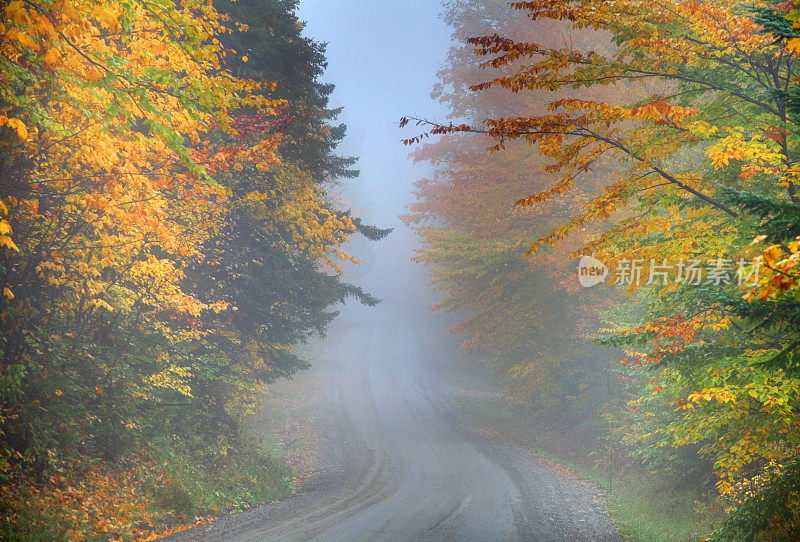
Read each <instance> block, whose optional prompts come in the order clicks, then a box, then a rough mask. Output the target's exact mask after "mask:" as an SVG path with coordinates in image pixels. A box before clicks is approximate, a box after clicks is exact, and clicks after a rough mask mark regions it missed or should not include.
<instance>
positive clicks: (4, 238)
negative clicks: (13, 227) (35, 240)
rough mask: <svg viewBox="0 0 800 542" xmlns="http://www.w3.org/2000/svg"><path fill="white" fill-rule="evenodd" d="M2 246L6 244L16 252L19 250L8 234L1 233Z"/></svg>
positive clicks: (0, 242)
mask: <svg viewBox="0 0 800 542" xmlns="http://www.w3.org/2000/svg"><path fill="white" fill-rule="evenodd" d="M0 246H4V247H6V248H8V249H10V250H13V251H15V252H19V247H17V245H15V244H14V241H12V240H11V237H9V236H8V235H0Z"/></svg>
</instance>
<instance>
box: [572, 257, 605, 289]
mask: <svg viewBox="0 0 800 542" xmlns="http://www.w3.org/2000/svg"><path fill="white" fill-rule="evenodd" d="M606 277H608V267H606V264H604V263H603V262H601V261H600V260H598V259H597V258H592V257H591V256H583V257H581V260H580V261H579V262H578V281H579V282H580V283H581V286H583V287H584V288H591V287H592V286H596V285H598V284H600V283H601V282H603V281H604V280H606Z"/></svg>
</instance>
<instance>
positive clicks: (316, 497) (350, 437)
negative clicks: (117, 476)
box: [171, 261, 619, 542]
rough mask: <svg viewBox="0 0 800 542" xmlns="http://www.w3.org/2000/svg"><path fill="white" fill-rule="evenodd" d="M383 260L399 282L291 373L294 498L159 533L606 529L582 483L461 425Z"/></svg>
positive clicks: (434, 348)
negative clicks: (302, 387) (311, 435)
mask: <svg viewBox="0 0 800 542" xmlns="http://www.w3.org/2000/svg"><path fill="white" fill-rule="evenodd" d="M382 272H383V276H384V277H389V278H392V277H393V275H394V278H396V282H395V283H394V284H395V285H399V288H397V289H394V290H392V292H393V293H391V294H390V295H386V296H384V297H386V300H385V302H384V303H383V304H382V305H381V306H379V307H378V308H376V309H371V310H370V309H362V308H348V309H347V310H346V312H345V313H344V314H343V315H342V317H341V318H340V319H339V320H338V321H337V322H336V323H335V325H334V327H333V328H332V330H331V332H330V334H329V337H328V338H327V339H326V340H324V341H321V342H320V343H319V344H318V345H317V347H316V352H315V354H314V359H311V362H312V363H313V368H312V369H311V370H310V371H308V372H306V373H304V374H303V375H300V376H299V377H298V378H299V379H301V380H300V384H303V381H302V379H307V380H308V383H309V386H311V389H312V390H313V391H312V393H311V399H310V400H311V401H312V402H313V403H314V404H313V405H312V407H311V408H310V409H309V411H310V412H311V411H313V412H315V414H314V418H315V419H314V420H313V423H314V424H315V426H316V428H317V432H318V439H319V443H318V445H319V448H320V449H321V450H322V456H323V458H322V462H321V464H320V468H319V472H317V473H316V474H315V475H314V476H313V477H312V478H311V479H310V480H309V481H308V483H306V484H305V486H304V488H303V489H302V490H301V491H300V492H299V494H298V495H297V496H296V497H293V498H291V499H289V500H287V501H284V502H282V503H277V504H274V505H267V506H264V507H261V508H258V509H254V510H250V511H248V512H244V513H240V514H236V515H233V516H230V517H227V518H223V519H220V520H218V521H216V522H214V523H211V524H208V525H204V526H201V527H199V528H196V529H193V530H191V531H187V532H184V533H181V534H180V535H178V536H175V537H172V538H171V540H226V541H227V540H230V541H236V542H238V541H249V540H312V539H313V540H326V541H327V540H333V541H338V540H341V541H360V540H463V541H469V540H487V541H491V540H564V541H567V540H569V541H575V540H618V539H619V535H618V534H617V532H616V530H615V528H614V526H613V525H612V524H611V522H610V521H609V519H608V517H607V516H606V515H605V514H604V512H603V511H602V506H601V504H600V498H599V495H598V494H597V493H596V492H595V490H593V489H592V488H591V487H589V486H588V485H587V484H584V483H582V482H579V481H576V480H575V479H574V478H572V477H571V476H569V475H568V474H566V473H565V472H564V471H563V470H561V469H558V468H557V467H556V466H555V465H553V464H552V463H550V462H548V461H546V460H544V459H541V458H539V457H537V456H535V455H533V454H530V453H529V452H526V451H525V450H522V449H520V448H518V447H515V446H514V445H512V444H507V443H501V442H497V441H496V440H492V439H488V438H485V437H480V436H478V435H476V434H475V433H474V432H472V431H470V430H469V428H468V427H467V425H465V423H464V418H463V416H462V415H461V414H460V413H459V412H458V410H457V409H456V408H455V407H454V403H453V401H452V396H451V393H452V392H450V391H447V390H450V389H451V388H450V387H449V386H448V385H447V383H446V382H445V380H446V379H447V368H448V367H450V368H452V363H453V361H452V358H453V354H452V346H453V345H452V339H451V338H449V337H448V336H447V334H446V333H444V331H445V330H444V329H442V328H443V323H442V322H441V318H439V319H438V320H437V319H436V317H434V316H432V315H431V314H430V312H429V311H428V310H427V308H426V306H425V300H419V299H415V298H414V297H415V296H414V295H413V294H412V292H413V291H414V290H413V289H412V287H416V286H414V285H411V284H408V280H409V278H408V276H407V274H406V275H403V276H400V275H396V274H397V273H398V270H397V267H396V266H392V265H391V261H389V262H387V263H386V264H385V267H384V268H383V269H382ZM404 282H405V284H404ZM312 383H313V384H312Z"/></svg>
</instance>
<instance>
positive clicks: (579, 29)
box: [401, 0, 800, 540]
mask: <svg viewBox="0 0 800 542" xmlns="http://www.w3.org/2000/svg"><path fill="white" fill-rule="evenodd" d="M795 4H796V3H795V2H793V1H782V2H772V1H767V0H764V1H757V2H739V1H735V0H713V1H708V2H698V1H688V0H687V1H684V0H666V1H658V2H644V1H641V0H614V1H608V0H603V1H596V0H537V1H533V2H516V3H514V4H512V5H511V7H509V6H508V5H507V4H506V3H505V2H477V1H475V2H473V1H470V0H464V1H453V2H447V3H446V4H445V6H446V14H447V15H446V17H447V22H448V23H449V24H450V25H451V27H452V28H453V32H454V37H455V38H457V39H458V40H459V41H460V43H461V44H463V45H462V46H456V47H455V48H454V49H453V50H452V51H451V54H450V57H449V58H448V63H447V65H446V66H445V68H444V69H443V70H442V72H441V73H440V81H441V84H440V86H439V87H437V89H436V90H435V92H434V94H435V95H436V96H437V97H438V98H439V99H440V100H442V101H444V102H445V103H447V104H448V106H449V108H450V111H451V119H450V122H448V123H445V124H441V123H438V124H437V123H433V122H430V121H428V120H427V119H424V118H423V119H413V118H406V119H403V120H402V122H401V125H407V124H408V125H409V127H408V128H407V129H408V130H413V129H414V127H415V126H416V130H420V129H423V130H425V132H424V133H422V134H420V135H419V136H416V135H412V136H410V137H409V138H408V139H407V140H406V141H405V143H407V144H412V145H416V144H419V143H423V144H422V145H421V146H420V147H419V148H418V149H417V150H416V151H415V156H416V158H417V159H419V160H423V161H428V162H429V163H431V164H432V165H433V167H434V170H435V173H434V175H433V176H432V177H431V178H428V179H423V180H421V181H419V182H418V183H417V189H418V194H417V195H418V197H417V201H416V203H414V204H413V205H412V207H411V210H410V213H409V214H408V215H407V216H406V220H407V222H408V223H409V224H411V225H412V226H414V227H415V228H416V229H417V231H418V232H419V234H420V235H421V237H422V239H423V243H424V244H423V248H422V249H421V251H420V254H419V256H418V258H419V259H420V260H421V261H423V262H425V263H427V264H428V265H429V266H430V267H431V269H432V272H433V280H434V284H435V285H436V286H437V287H438V288H439V289H440V290H441V291H442V292H443V295H444V297H443V301H442V302H441V304H440V306H439V307H440V308H443V309H447V310H455V311H462V312H461V314H462V315H463V318H462V322H461V323H460V324H459V325H457V326H456V329H455V330H456V331H458V332H462V333H464V334H465V337H466V345H467V346H470V347H478V348H480V349H481V351H482V352H483V358H484V359H486V360H487V362H488V363H490V365H491V366H492V367H494V368H495V370H496V372H497V373H498V374H500V375H502V376H503V378H504V380H505V382H506V383H507V384H508V386H509V388H510V389H511V390H512V391H514V392H515V395H516V397H517V398H518V401H519V402H520V403H521V404H523V405H527V406H528V407H530V408H531V409H532V411H533V412H535V413H536V415H535V420H536V422H535V423H534V424H532V425H531V426H530V427H528V428H527V429H526V430H527V431H530V432H537V431H541V430H542V428H543V424H546V423H548V421H549V423H552V424H553V425H554V426H555V427H558V428H561V429H562V430H564V431H570V432H578V433H581V434H582V435H583V438H584V440H583V443H584V444H583V445H584V446H585V448H584V451H588V450H589V449H590V448H593V449H601V450H602V449H608V448H609V447H612V448H613V447H615V446H617V444H618V443H623V444H624V445H625V446H626V449H627V454H628V455H627V458H626V460H625V462H626V465H623V466H621V468H628V467H633V466H635V465H639V466H640V468H642V469H643V470H642V473H643V474H642V475H643V476H651V475H653V476H658V475H666V476H670V477H672V479H673V480H674V481H675V482H676V483H690V484H694V485H697V486H702V485H703V483H704V480H708V481H709V486H710V487H711V488H713V490H714V491H716V492H717V493H718V494H719V495H720V497H718V499H721V502H722V503H723V506H724V509H725V513H726V515H727V517H726V519H725V520H724V522H723V523H722V524H721V525H720V527H719V529H718V530H717V531H716V532H715V533H704V534H706V535H709V536H711V537H712V538H716V539H721V540H729V539H747V540H751V539H759V540H788V539H795V538H796V537H797V536H798V532H800V519H798V518H800V494H799V493H798V472H799V471H798V465H799V463H798V451H799V450H798V442H800V433H798V428H800V418H799V417H798V408H799V407H800V404H798V398H800V379H799V378H798V377H799V376H800V375H798V360H799V359H800V358H799V357H798V356H799V355H800V353H799V352H798V348H800V339H798V334H797V329H798V328H797V324H798V319H797V318H798V314H800V313H798V304H797V300H798V299H800V297H799V296H798V280H797V279H798V277H797V272H796V266H797V264H798V258H799V257H800V253H798V250H799V249H800V244H798V240H800V238H798V235H799V234H800V229H799V227H798V219H799V218H800V214H798V194H797V188H796V187H797V183H798V172H799V171H798V165H797V161H798V151H797V137H798V128H797V122H798V121H800V100H799V99H798V97H800V86H798V82H799V80H798V68H800V63H798V56H797V55H798V52H800V23H799V21H800V11H797V6H796V5H795ZM465 41H466V43H465ZM416 133H419V132H416ZM430 136H440V138H439V139H438V140H433V139H427V138H428V137H430ZM582 255H592V256H593V257H595V258H597V259H599V260H600V261H602V262H603V263H605V264H606V265H607V266H608V267H609V276H608V280H607V283H608V285H611V286H615V288H608V287H606V286H596V287H595V288H594V289H582V288H581V287H580V285H579V284H578V281H577V276H576V271H575V269H576V267H577V263H578V258H579V257H580V256H582ZM601 345H602V346H606V347H608V348H599V347H600V346H601ZM614 360H616V361H614ZM595 457H596V458H597V461H599V462H601V463H602V462H603V461H606V460H607V457H602V454H601V456H597V455H595ZM618 468H620V466H619V465H618ZM681 480H682V481H681ZM700 489H702V487H701V488H700Z"/></svg>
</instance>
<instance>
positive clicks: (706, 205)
mask: <svg viewBox="0 0 800 542" xmlns="http://www.w3.org/2000/svg"><path fill="white" fill-rule="evenodd" d="M795 4H796V2H795V1H794V0H788V1H781V2H773V1H770V0H756V1H755V2H747V3H745V2H739V1H735V0H712V1H706V2H697V1H689V0H664V1H660V2H644V1H642V0H572V1H570V0H537V1H533V2H518V3H515V4H513V5H509V4H508V2H507V1H500V0H451V1H446V2H444V4H443V6H444V20H445V22H446V23H447V25H448V26H449V28H450V29H451V31H452V32H453V38H454V44H455V45H454V46H453V48H452V49H451V51H450V53H449V56H448V58H447V61H446V63H445V65H444V67H443V68H442V70H441V72H440V73H439V81H440V83H439V84H438V85H437V86H436V88H435V89H434V92H433V97H434V98H435V99H438V100H440V101H441V102H442V103H444V104H445V105H446V106H447V107H448V109H449V111H450V119H449V120H448V122H447V123H445V124H437V123H435V122H431V121H428V120H427V119H424V118H422V119H404V120H403V122H402V124H403V125H407V126H406V130H408V131H411V132H413V131H415V130H416V132H414V133H413V134H409V137H408V139H407V140H406V143H407V144H410V145H413V150H412V152H413V156H414V158H415V159H416V160H418V161H420V162H425V163H427V164H428V165H429V166H430V169H431V171H432V174H431V175H430V176H429V177H428V178H425V179H421V180H419V181H418V182H417V184H416V190H417V192H416V201H415V203H413V204H412V205H411V207H410V209H409V211H408V214H407V215H405V216H404V217H403V218H404V220H405V222H406V223H407V224H408V225H409V226H410V227H412V228H413V229H414V230H415V232H416V233H417V234H418V235H419V238H420V239H421V249H420V251H419V253H418V255H417V259H418V260H419V261H420V262H423V263H424V264H425V265H427V266H428V267H429V269H430V272H431V280H432V283H433V285H434V286H435V287H436V288H437V289H438V290H439V291H440V292H441V296H442V297H441V301H440V302H439V303H438V304H437V306H436V307H434V308H435V309H439V310H446V311H452V312H454V313H455V314H456V316H457V318H458V320H459V323H458V324H457V325H456V326H455V328H454V332H456V333H458V334H460V336H461V337H462V338H463V341H464V347H465V348H466V349H469V350H471V351H473V352H476V353H477V356H475V358H474V359H475V360H478V363H479V364H480V367H481V369H480V370H479V371H478V373H477V374H484V375H485V382H484V384H486V383H488V384H486V385H491V386H499V387H501V388H502V390H503V392H504V393H503V394H502V395H493V396H490V397H491V398H490V399H485V398H484V399H481V398H480V397H479V396H476V397H477V398H472V399H463V401H464V403H463V404H462V405H461V406H462V407H463V408H465V409H466V410H467V411H468V412H469V413H470V414H471V415H473V416H475V417H476V418H479V419H481V420H482V421H483V422H485V423H486V424H489V425H491V426H493V427H495V428H497V429H499V430H500V431H501V432H502V433H503V434H505V435H507V436H508V437H509V438H515V439H517V440H519V441H521V442H524V443H525V444H527V445H529V446H531V447H533V448H534V449H536V450H538V451H539V452H540V453H543V454H548V455H551V456H553V457H555V458H557V459H558V460H559V461H560V462H562V463H565V464H567V465H569V466H571V467H573V468H574V469H575V470H577V471H579V472H581V473H582V474H583V475H584V476H586V477H589V478H591V479H593V480H595V481H597V482H598V483H599V484H600V485H601V486H602V487H603V488H604V489H607V494H608V496H609V507H610V511H611V513H612V516H613V517H614V519H615V520H616V522H617V523H618V525H620V527H621V529H622V531H623V533H624V534H625V535H626V536H628V537H630V538H633V539H643V540H689V539H698V538H701V537H706V536H708V537H711V538H712V539H719V540H736V539H759V540H786V539H796V538H797V537H798V536H799V535H800V458H798V451H800V449H799V448H798V446H800V415H799V414H798V408H799V407H800V404H799V402H800V371H798V367H799V364H798V362H799V361H800V357H799V355H798V349H800V332H798V330H799V329H800V327H798V323H800V305H799V304H798V299H800V287H798V280H797V279H798V270H797V269H796V268H797V265H798V261H799V260H800V243H799V242H798V235H800V200H798V198H799V197H800V196H798V194H797V191H796V186H797V183H798V180H800V163H799V162H798V152H797V151H796V150H795V145H794V143H796V142H797V139H798V136H800V132H798V129H797V123H798V122H800V86H798V82H799V81H798V68H800V61H798V54H800V11H798V10H797V6H796V5H795ZM0 8H2V13H3V16H2V21H1V22H0V35H2V42H1V43H0V47H2V50H3V55H2V58H0V66H2V70H0V74H1V75H0V77H2V86H1V87H0V130H2V131H1V132H0V152H1V153H2V154H0V187H2V191H0V245H1V246H0V256H2V261H1V262H0V280H2V285H0V290H2V295H0V349H2V365H0V444H1V446H0V510H2V519H1V520H0V536H1V537H2V538H4V539H9V540H52V539H76V540H80V539H85V538H88V537H91V536H95V535H102V534H103V533H106V534H107V535H108V536H111V537H114V538H123V539H143V538H148V537H153V536H157V535H160V534H165V533H169V532H172V531H174V530H177V529H180V528H183V527H185V526H186V525H188V524H191V523H192V519H191V518H193V517H194V516H196V515H213V514H216V513H218V512H220V511H223V510H238V509H242V508H245V507H249V506H253V505H256V504H259V503H263V502H267V501H273V500H277V499H281V498H284V497H286V496H288V495H290V494H291V493H292V492H293V490H294V484H293V479H292V470H291V468H290V467H289V466H287V465H286V463H285V461H284V460H283V459H282V458H280V457H278V456H276V455H275V454H274V453H273V451H272V450H271V448H270V447H269V446H266V445H265V443H264V442H263V436H259V435H258V434H256V432H254V431H252V430H251V429H250V428H249V426H248V423H247V421H246V420H247V416H248V415H249V414H251V413H252V412H254V411H255V409H256V408H257V407H258V405H259V401H260V398H261V393H262V391H263V389H264V386H265V385H266V384H269V383H271V382H274V381H276V380H278V379H281V378H285V377H289V376H291V375H292V374H294V373H295V372H296V371H298V370H301V369H304V368H306V366H307V363H306V361H305V360H304V359H303V358H302V356H301V355H299V354H298V347H299V346H300V345H302V344H303V343H304V342H306V341H308V340H309V339H310V338H311V337H312V336H315V335H318V334H323V333H324V331H325V329H326V326H327V325H328V324H329V323H330V322H331V321H332V319H333V318H335V316H336V305H337V304H339V303H341V302H343V301H344V300H346V299H353V300H355V301H357V302H361V303H364V304H367V305H375V304H376V303H377V301H378V300H377V299H375V298H373V297H372V296H371V295H370V294H369V293H368V292H365V291H363V290H361V289H360V288H359V287H358V286H356V285H353V284H349V283H347V282H345V281H344V280H343V279H342V278H341V272H342V268H341V265H342V262H354V261H355V260H356V258H355V257H354V256H352V255H351V254H349V253H348V252H347V251H346V250H347V249H346V247H345V244H346V243H347V241H348V240H349V239H350V238H351V237H352V236H354V235H363V236H365V237H366V238H368V239H370V240H373V241H378V240H379V239H381V238H382V237H385V236H386V235H387V234H388V233H389V232H388V230H384V229H381V228H379V227H376V226H372V225H368V224H365V223H362V221H361V220H360V219H359V218H358V217H357V216H355V215H354V213H352V212H351V211H350V210H348V207H347V205H346V204H345V202H343V201H339V200H338V198H336V197H335V196H334V195H333V194H332V192H333V190H332V188H333V187H335V186H336V182H337V180H341V179H346V178H352V177H355V176H356V175H357V172H356V171H355V170H354V167H355V159H354V158H349V157H344V156H340V155H339V154H337V152H336V147H337V144H338V143H339V142H340V141H341V140H342V138H343V137H344V134H345V128H344V126H342V125H340V124H338V122H337V120H336V118H337V116H338V114H339V111H338V110H336V109H331V108H329V105H328V98H329V96H330V94H331V92H332V90H333V87H332V86H331V85H328V84H323V83H322V82H321V76H322V74H323V70H324V68H325V48H324V46H323V45H322V44H320V43H318V42H316V41H314V40H313V39H312V38H310V37H307V36H304V35H303V25H302V23H301V22H300V21H299V20H298V18H297V16H296V15H295V13H294V9H295V8H296V2H294V1H293V0H239V1H236V2H229V1H227V0H219V1H217V2H210V1H209V2H201V1H198V0H183V1H182V2H181V3H180V4H179V5H177V4H175V3H173V2H170V1H166V0H147V1H141V0H117V1H112V0H103V1H99V2H98V1H88V0H38V1H36V0H14V1H8V0H3V1H2V2H0ZM476 53H477V54H476ZM424 105H425V104H409V107H414V108H415V109H418V110H419V109H423V110H424ZM421 131H424V133H420V132H421ZM416 134H420V135H416ZM398 152H404V149H403V147H402V146H401V145H400V142H398ZM581 254H593V255H595V256H596V257H598V258H599V259H601V260H602V261H603V262H605V263H607V264H609V266H610V268H611V270H612V276H613V275H614V271H615V270H616V268H617V267H619V266H621V265H623V264H624V262H631V261H633V260H642V261H645V262H650V261H651V260H654V261H658V262H662V261H665V260H666V261H669V262H672V263H674V262H676V261H678V260H681V259H692V258H703V259H711V258H714V259H716V260H717V261H720V260H724V261H725V262H727V263H725V264H724V265H727V266H731V267H732V271H733V270H735V267H736V266H735V262H737V261H739V260H742V261H745V260H746V261H749V262H755V263H757V264H758V265H759V266H760V269H759V274H758V280H757V282H756V283H755V284H750V285H749V286H748V287H747V288H742V287H740V286H739V285H738V284H737V281H736V280H730V281H727V282H726V281H701V283H700V284H687V283H682V282H679V281H674V280H673V281H669V282H668V283H662V282H660V281H656V282H653V283H651V284H646V283H645V281H642V282H640V283H637V282H636V281H632V282H631V283H630V284H629V285H627V287H626V288H616V289H611V288H605V287H602V286H598V287H595V288H593V289H590V290H589V289H581V288H580V286H579V285H578V283H577V280H576V277H575V262H576V256H579V255H581ZM740 271H741V270H740ZM752 271H753V266H748V267H747V268H746V269H744V272H747V273H748V274H749V273H751V272H752ZM465 363H474V361H465ZM467 369H469V367H465V371H466V370H467Z"/></svg>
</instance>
